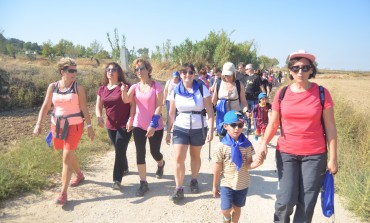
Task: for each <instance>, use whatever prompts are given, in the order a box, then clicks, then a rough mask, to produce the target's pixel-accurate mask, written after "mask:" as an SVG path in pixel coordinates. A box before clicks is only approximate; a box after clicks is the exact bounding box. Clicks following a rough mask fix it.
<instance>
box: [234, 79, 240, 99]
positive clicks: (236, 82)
mask: <svg viewBox="0 0 370 223" xmlns="http://www.w3.org/2000/svg"><path fill="white" fill-rule="evenodd" d="M235 84H236V90H237V91H238V98H239V103H240V81H239V80H235Z"/></svg>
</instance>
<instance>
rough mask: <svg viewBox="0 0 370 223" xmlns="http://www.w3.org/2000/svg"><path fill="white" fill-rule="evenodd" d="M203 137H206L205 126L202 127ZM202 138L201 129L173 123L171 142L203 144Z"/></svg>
mask: <svg viewBox="0 0 370 223" xmlns="http://www.w3.org/2000/svg"><path fill="white" fill-rule="evenodd" d="M203 131H204V137H205V138H206V137H207V127H204V128H203ZM205 138H203V132H202V129H185V128H181V127H178V126H176V125H175V127H174V129H173V144H181V145H191V146H203V145H204V143H205V141H206V139H205Z"/></svg>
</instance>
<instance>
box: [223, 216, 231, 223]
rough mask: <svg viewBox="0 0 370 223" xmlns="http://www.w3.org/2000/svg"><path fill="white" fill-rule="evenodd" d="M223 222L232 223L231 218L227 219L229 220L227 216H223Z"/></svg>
mask: <svg viewBox="0 0 370 223" xmlns="http://www.w3.org/2000/svg"><path fill="white" fill-rule="evenodd" d="M222 222H223V223H230V222H231V218H230V219H227V218H225V216H222Z"/></svg>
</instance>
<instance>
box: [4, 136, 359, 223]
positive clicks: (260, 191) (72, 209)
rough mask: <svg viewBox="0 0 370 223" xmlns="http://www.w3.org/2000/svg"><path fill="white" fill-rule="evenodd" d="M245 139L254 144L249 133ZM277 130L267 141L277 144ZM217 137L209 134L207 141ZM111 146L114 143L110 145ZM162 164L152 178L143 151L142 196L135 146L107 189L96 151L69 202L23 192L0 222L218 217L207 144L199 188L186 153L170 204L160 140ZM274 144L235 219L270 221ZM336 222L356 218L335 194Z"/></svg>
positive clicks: (107, 163) (170, 179)
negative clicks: (179, 195)
mask: <svg viewBox="0 0 370 223" xmlns="http://www.w3.org/2000/svg"><path fill="white" fill-rule="evenodd" d="M249 139H250V140H251V142H253V144H254V146H255V148H258V145H257V143H256V142H255V141H254V139H253V137H252V136H250V137H249ZM276 139H277V136H275V138H274V139H273V141H272V144H271V145H275V144H276ZM217 142H218V139H214V141H213V142H212V147H213V148H214V147H215V144H216V143H217ZM112 150H113V148H112ZM162 151H163V154H164V157H165V160H166V161H167V162H166V166H165V170H164V171H165V173H164V177H163V179H156V178H155V171H156V163H155V162H154V160H153V159H152V158H151V157H150V154H149V153H148V154H147V170H148V179H147V180H148V182H149V188H150V191H149V192H148V193H147V194H146V195H145V197H136V196H135V191H136V189H137V187H138V180H139V177H138V173H137V170H136V165H135V148H134V144H133V143H131V144H130V146H129V149H128V159H129V168H130V174H129V175H128V176H125V177H124V178H123V181H122V185H123V189H122V190H121V191H115V190H112V189H111V185H112V169H113V160H114V152H113V151H110V152H108V153H107V154H105V155H104V156H102V157H98V158H97V160H96V162H95V164H94V165H92V166H91V167H90V168H89V169H88V170H85V176H86V180H85V182H84V183H83V184H82V185H81V186H79V187H76V188H70V190H69V194H68V196H69V202H68V203H67V204H66V205H65V206H64V207H61V206H57V205H55V204H53V201H54V199H55V198H56V196H57V193H58V191H59V188H55V189H53V190H52V191H44V192H42V193H41V194H40V195H28V196H25V197H21V198H17V199H15V200H12V201H9V202H7V203H6V204H5V206H6V207H5V208H3V209H1V210H0V222H221V214H220V199H216V198H213V197H212V194H211V188H212V177H213V176H212V173H213V169H212V168H213V163H212V161H209V160H208V144H206V145H205V146H204V148H203V150H202V167H201V173H200V176H199V183H200V189H201V193H199V194H191V193H190V192H189V186H188V185H189V181H190V178H189V174H190V165H189V157H188V159H187V160H186V163H187V164H186V174H187V176H186V178H185V185H186V187H185V201H184V202H183V203H181V204H179V205H175V204H173V203H172V202H170V201H169V199H168V196H169V194H171V193H172V191H173V190H174V186H175V183H174V176H173V172H174V163H173V159H172V157H173V151H172V146H168V145H166V144H165V143H164V140H163V144H162ZM274 151H275V150H274V148H273V146H271V148H270V149H269V153H268V156H267V159H266V161H265V163H264V164H263V165H262V166H261V167H259V168H257V169H255V170H252V171H251V187H250V188H249V192H248V197H247V204H246V206H245V207H244V208H243V209H242V215H241V218H240V222H243V223H246V222H253V223H265V222H272V221H273V213H274V202H275V193H276V188H277V176H276V172H275V161H274ZM335 201H336V205H335V208H336V209H335V212H336V213H335V222H338V223H340V222H342V223H355V222H360V221H359V220H357V219H356V218H354V217H353V216H351V215H350V214H349V213H348V212H347V211H346V210H344V209H343V207H342V205H341V203H340V199H339V197H338V196H337V197H336V199H335ZM313 222H315V223H323V222H330V221H329V219H328V218H325V217H324V216H323V215H322V213H321V206H320V198H319V201H318V203H317V205H316V210H315V214H314V218H313Z"/></svg>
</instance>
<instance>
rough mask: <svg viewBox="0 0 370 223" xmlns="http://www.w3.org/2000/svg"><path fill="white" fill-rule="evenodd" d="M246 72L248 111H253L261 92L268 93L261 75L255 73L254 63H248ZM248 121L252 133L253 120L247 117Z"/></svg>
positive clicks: (249, 130)
mask: <svg viewBox="0 0 370 223" xmlns="http://www.w3.org/2000/svg"><path fill="white" fill-rule="evenodd" d="M245 72H246V76H245V98H246V99H247V103H248V111H252V109H253V106H255V105H256V104H258V94H259V93H260V92H263V93H266V92H265V89H264V87H263V83H262V80H261V77H260V76H258V75H257V74H255V73H254V71H253V65H252V64H247V65H246V66H245ZM246 121H247V129H248V133H250V132H251V120H250V118H247V119H246ZM254 123H256V120H254ZM254 129H256V126H254Z"/></svg>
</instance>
